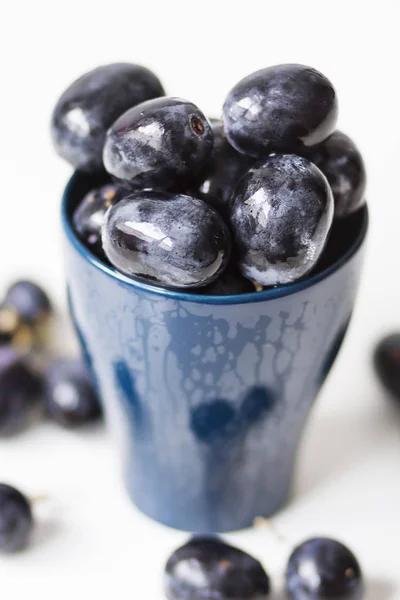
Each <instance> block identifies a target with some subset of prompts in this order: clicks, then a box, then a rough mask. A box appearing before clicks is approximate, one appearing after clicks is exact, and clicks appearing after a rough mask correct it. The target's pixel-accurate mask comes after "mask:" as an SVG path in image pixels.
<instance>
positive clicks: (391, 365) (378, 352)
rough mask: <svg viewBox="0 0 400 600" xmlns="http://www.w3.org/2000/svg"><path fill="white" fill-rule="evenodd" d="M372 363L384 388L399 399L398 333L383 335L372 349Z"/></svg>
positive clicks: (399, 346)
mask: <svg viewBox="0 0 400 600" xmlns="http://www.w3.org/2000/svg"><path fill="white" fill-rule="evenodd" d="M374 365H375V370H376V372H377V374H378V377H379V379H380V381H381V382H382V384H383V385H384V386H385V388H386V389H387V390H388V392H390V394H391V395H392V396H393V398H395V399H396V400H397V401H400V333H392V334H391V335H388V336H386V337H384V338H383V339H382V340H381V341H380V342H379V344H378V345H377V347H376V348H375V351H374Z"/></svg>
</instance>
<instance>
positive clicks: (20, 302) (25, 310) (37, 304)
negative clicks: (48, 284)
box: [4, 280, 52, 325]
mask: <svg viewBox="0 0 400 600" xmlns="http://www.w3.org/2000/svg"><path fill="white" fill-rule="evenodd" d="M4 304H5V305H8V306H11V307H13V308H14V309H15V310H16V312H17V314H18V316H19V318H20V319H21V321H22V322H24V323H26V324H27V325H37V324H39V323H41V322H43V321H45V320H46V319H47V318H48V317H49V316H50V315H51V312H52V307H51V303H50V300H49V297H48V296H47V294H46V292H45V291H44V290H43V289H42V288H41V287H40V286H39V285H38V284H37V283H34V282H33V281H26V280H21V281H16V282H15V283H13V284H12V285H11V286H10V287H9V288H8V290H7V292H6V296H5V299H4Z"/></svg>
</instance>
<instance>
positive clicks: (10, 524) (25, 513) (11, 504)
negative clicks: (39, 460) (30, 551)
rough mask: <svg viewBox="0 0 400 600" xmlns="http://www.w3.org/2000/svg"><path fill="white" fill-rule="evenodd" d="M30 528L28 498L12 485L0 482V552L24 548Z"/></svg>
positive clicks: (31, 523) (31, 518) (30, 517)
mask: <svg viewBox="0 0 400 600" xmlns="http://www.w3.org/2000/svg"><path fill="white" fill-rule="evenodd" d="M32 528H33V516H32V510H31V506H30V503H29V501H28V499H27V498H26V497H25V496H24V494H21V492H20V491H18V490H17V489H15V488H14V487H11V486H10V485H6V484H5V483H0V552H4V553H11V552H18V551H19V550H22V549H23V548H25V546H26V545H27V543H28V540H29V537H30V535H31V532H32Z"/></svg>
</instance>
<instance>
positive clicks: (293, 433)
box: [62, 174, 367, 533]
mask: <svg viewBox="0 0 400 600" xmlns="http://www.w3.org/2000/svg"><path fill="white" fill-rule="evenodd" d="M92 185H93V182H92V181H90V179H89V178H88V176H84V175H81V174H79V175H78V174H76V175H74V176H73V178H72V179H71V181H70V182H69V184H68V186H67V189H66V192H65V195H64V199H63V209H62V212H63V228H64V235H65V259H66V270H67V282H68V287H69V294H70V302H71V306H72V308H73V313H74V321H75V324H76V326H77V328H78V330H79V337H80V340H81V343H83V345H84V348H85V355H86V357H90V359H89V360H90V363H91V366H92V368H93V370H94V372H95V374H96V378H97V382H98V385H99V388H100V393H101V396H102V400H103V404H104V408H105V412H106V416H107V418H108V420H109V422H110V424H111V428H112V429H113V430H114V434H115V439H116V440H117V442H119V445H120V448H121V453H122V457H123V468H124V474H125V480H126V484H127V487H128V490H129V493H130V495H131V498H132V500H133V502H134V503H135V504H136V505H137V506H138V508H139V509H140V510H142V511H143V512H144V513H146V514H147V515H149V516H151V517H153V518H154V519H156V520H158V521H161V522H163V523H165V524H167V525H170V526H172V527H176V528H179V529H185V530H190V531H193V532H202V533H206V532H212V531H229V530H234V529H239V528H243V527H246V526H249V525H251V524H252V522H253V520H254V518H255V517H257V516H268V515H271V514H272V513H274V512H275V511H276V510H278V509H279V508H280V507H281V506H282V504H283V503H284V502H285V501H286V500H287V498H288V495H289V493H290V488H291V483H292V475H293V467H294V462H295V459H296V454H297V449H298V444H299V439H300V436H301V433H302V429H303V426H304V423H305V421H306V419H307V417H308V415H309V412H310V409H311V406H312V404H313V402H314V400H315V398H316V396H317V393H318V391H319V389H320V387H321V385H322V383H323V380H324V379H325V377H326V375H327V373H328V372H329V369H330V367H331V365H332V362H333V360H334V358H335V356H336V353H337V351H338V349H339V347H340V344H341V341H342V339H343V337H344V333H345V331H346V328H347V324H348V322H349V318H350V315H351V312H352V309H353V304H354V300H355V295H356V291H357V285H358V279H359V274H360V269H361V264H362V258H363V246H364V244H363V241H364V238H365V234H366V230H367V212H366V209H364V218H363V219H362V224H361V226H360V231H359V234H358V236H357V239H356V240H355V242H354V244H353V246H352V248H350V249H349V251H348V252H347V253H346V254H345V255H344V256H343V257H342V259H341V260H340V261H339V262H337V263H336V264H334V265H333V266H332V267H330V268H328V269H326V270H325V271H323V272H322V273H319V274H317V275H315V276H314V277H311V278H309V279H306V280H303V281H300V282H297V283H295V284H290V285H286V286H282V287H280V288H276V289H271V290H267V291H264V292H259V293H256V292H254V293H251V294H243V295H239V296H208V297H206V296H198V295H194V294H186V293H181V292H175V291H172V290H163V289H161V288H156V287H153V286H150V285H147V284H145V283H142V282H137V281H134V280H132V279H129V278H127V277H125V276H124V275H122V274H120V273H117V272H115V271H114V270H113V269H112V268H111V267H108V266H107V265H106V264H103V263H101V262H100V261H99V260H98V259H97V258H96V257H95V256H94V255H92V254H91V253H90V252H89V251H88V250H87V249H86V248H85V247H84V246H83V245H82V244H81V243H80V241H79V240H78V239H77V238H76V236H75V234H74V232H73V231H72V229H71V226H70V214H71V211H72V210H73V208H74V207H75V206H76V204H77V203H78V202H79V200H80V199H81V198H82V197H83V194H84V193H86V192H87V191H88V189H89V188H90V187H91V186H92Z"/></svg>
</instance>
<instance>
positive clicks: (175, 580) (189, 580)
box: [164, 537, 270, 600]
mask: <svg viewBox="0 0 400 600" xmlns="http://www.w3.org/2000/svg"><path fill="white" fill-rule="evenodd" d="M164 589H165V595H166V597H167V598H168V600H214V599H215V600H264V599H266V598H268V596H269V592H270V583H269V577H268V575H267V573H266V572H265V570H264V569H263V567H262V565H261V563H259V562H258V560H256V559H255V558H253V557H252V556H250V555H249V554H247V553H246V552H243V551H242V550H239V549H238V548H234V547H233V546H230V545H228V544H226V543H225V542H223V541H222V540H220V539H218V538H215V537H195V538H192V539H191V540H190V541H189V542H188V543H187V544H185V545H184V546H182V547H181V548H178V549H177V550H176V551H175V552H174V553H173V554H172V556H171V557H170V558H169V560H168V562H167V564H166V567H165V576H164Z"/></svg>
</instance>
